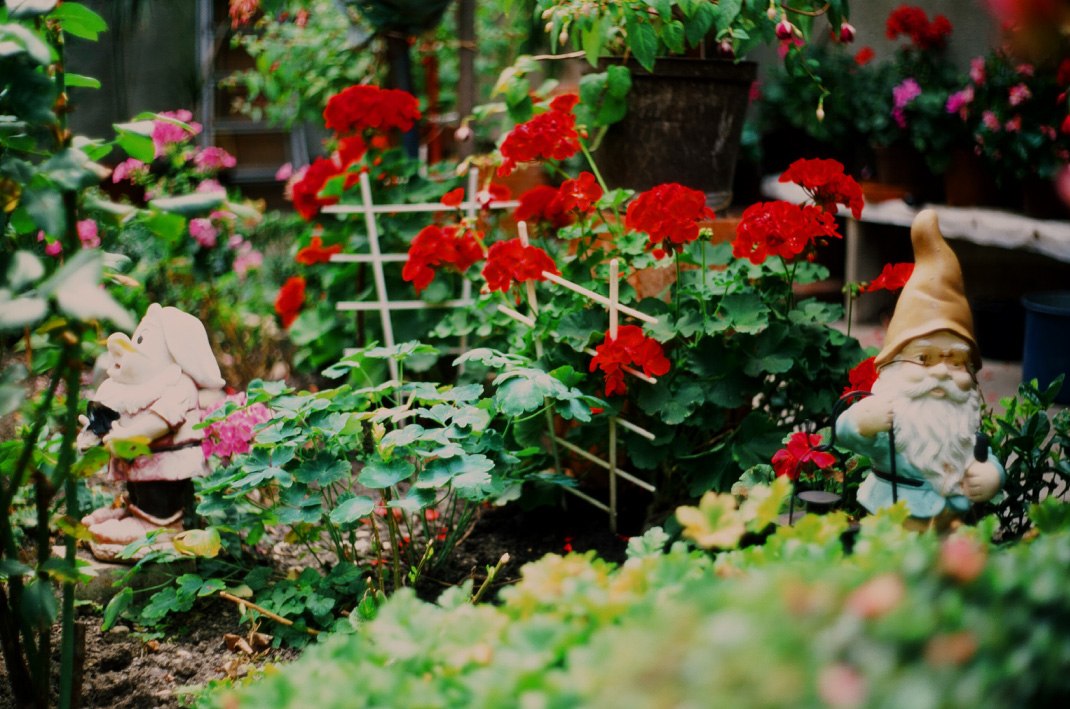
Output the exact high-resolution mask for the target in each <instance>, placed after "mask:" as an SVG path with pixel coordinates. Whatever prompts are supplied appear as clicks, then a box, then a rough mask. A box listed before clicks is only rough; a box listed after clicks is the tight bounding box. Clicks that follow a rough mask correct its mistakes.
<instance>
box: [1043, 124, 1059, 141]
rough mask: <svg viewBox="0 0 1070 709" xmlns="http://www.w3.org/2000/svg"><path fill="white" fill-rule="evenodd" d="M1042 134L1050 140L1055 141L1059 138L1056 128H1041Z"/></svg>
mask: <svg viewBox="0 0 1070 709" xmlns="http://www.w3.org/2000/svg"><path fill="white" fill-rule="evenodd" d="M1040 134H1041V135H1043V136H1044V137H1045V138H1047V139H1048V140H1055V139H1056V138H1057V137H1058V136H1059V133H1058V131H1056V130H1055V126H1041V127H1040Z"/></svg>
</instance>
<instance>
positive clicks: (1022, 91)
mask: <svg viewBox="0 0 1070 709" xmlns="http://www.w3.org/2000/svg"><path fill="white" fill-rule="evenodd" d="M1032 96H1033V92H1032V91H1030V90H1029V87H1028V86H1026V85H1025V84H1017V85H1015V86H1012V87H1011V90H1010V97H1009V99H1008V100H1009V101H1010V103H1011V105H1012V106H1017V105H1019V104H1021V103H1022V102H1024V101H1028V100H1029V99H1030V98H1032Z"/></svg>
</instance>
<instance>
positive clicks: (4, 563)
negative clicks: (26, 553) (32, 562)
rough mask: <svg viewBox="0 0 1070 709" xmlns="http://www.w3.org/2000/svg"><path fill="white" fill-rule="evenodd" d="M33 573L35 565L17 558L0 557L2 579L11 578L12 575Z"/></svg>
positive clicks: (0, 576) (0, 577) (0, 575)
mask: <svg viewBox="0 0 1070 709" xmlns="http://www.w3.org/2000/svg"><path fill="white" fill-rule="evenodd" d="M32 573H33V567H32V566H27V565H26V564H24V563H22V562H21V561H16V560H15V559H0V579H5V580H7V579H9V578H11V577H12V576H26V575H28V574H32Z"/></svg>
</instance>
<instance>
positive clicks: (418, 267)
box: [401, 224, 483, 293]
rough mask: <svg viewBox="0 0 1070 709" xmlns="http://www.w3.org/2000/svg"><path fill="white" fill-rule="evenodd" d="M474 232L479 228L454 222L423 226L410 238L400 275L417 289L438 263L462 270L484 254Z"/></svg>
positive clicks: (428, 280) (424, 285)
mask: <svg viewBox="0 0 1070 709" xmlns="http://www.w3.org/2000/svg"><path fill="white" fill-rule="evenodd" d="M477 235H479V233H478V232H474V231H472V230H470V229H464V230H462V228H461V227H460V226H459V225H457V224H451V225H449V226H444V227H440V226H438V225H437V224H432V225H431V226H427V227H424V228H423V229H422V230H421V231H420V233H419V234H417V235H416V238H415V239H413V240H412V245H411V246H410V247H409V258H408V260H407V261H406V262H405V267H404V268H403V269H402V270H401V277H402V278H403V279H404V280H406V281H409V282H410V283H412V284H413V286H414V287H415V288H416V292H417V293H419V292H420V291H422V290H423V289H424V288H427V286H428V285H430V284H431V281H432V280H434V278H435V268H437V267H439V266H444V265H448V266H452V267H453V268H454V269H456V270H457V271H458V272H460V273H464V272H465V271H467V270H468V267H469V266H471V265H472V264H473V263H475V262H476V261H478V260H479V259H481V258H483V249H482V247H481V246H480V245H479V241H478V240H477V238H476V237H477ZM479 236H481V235H479Z"/></svg>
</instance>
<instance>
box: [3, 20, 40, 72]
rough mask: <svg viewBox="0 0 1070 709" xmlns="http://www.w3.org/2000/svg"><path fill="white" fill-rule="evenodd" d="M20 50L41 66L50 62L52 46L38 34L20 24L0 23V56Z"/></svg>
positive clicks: (7, 55)
mask: <svg viewBox="0 0 1070 709" xmlns="http://www.w3.org/2000/svg"><path fill="white" fill-rule="evenodd" d="M22 52H25V53H26V54H28V55H29V56H30V58H31V59H33V60H34V61H35V62H37V63H38V64H40V65H42V66H47V65H48V64H50V63H51V62H52V48H51V47H50V46H48V44H47V43H46V42H45V41H44V40H42V39H41V37H40V36H39V35H37V34H36V33H34V32H31V31H30V30H29V29H27V28H25V27H23V26H22V25H17V24H4V25H0V57H10V56H13V55H15V54H21V53H22Z"/></svg>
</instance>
